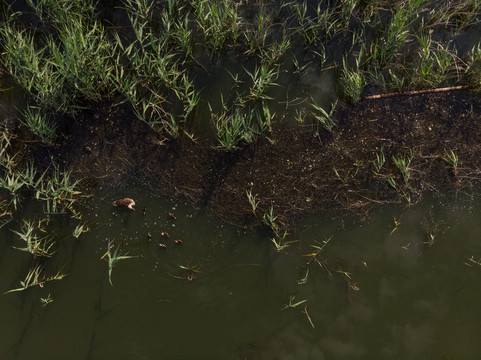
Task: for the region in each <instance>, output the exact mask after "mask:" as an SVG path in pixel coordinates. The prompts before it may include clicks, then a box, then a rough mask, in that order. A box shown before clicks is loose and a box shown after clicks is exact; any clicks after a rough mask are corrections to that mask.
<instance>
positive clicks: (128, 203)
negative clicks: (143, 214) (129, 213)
mask: <svg viewBox="0 0 481 360" xmlns="http://www.w3.org/2000/svg"><path fill="white" fill-rule="evenodd" d="M112 205H113V206H120V207H126V208H128V209H130V210H135V209H134V206H135V201H134V200H132V199H131V198H123V199H119V200H115V201H114V202H113V203H112Z"/></svg>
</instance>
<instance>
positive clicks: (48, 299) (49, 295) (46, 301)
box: [40, 293, 53, 307]
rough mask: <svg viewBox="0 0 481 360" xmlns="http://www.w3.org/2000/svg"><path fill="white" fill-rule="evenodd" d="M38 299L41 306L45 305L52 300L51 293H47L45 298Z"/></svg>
mask: <svg viewBox="0 0 481 360" xmlns="http://www.w3.org/2000/svg"><path fill="white" fill-rule="evenodd" d="M40 301H41V303H42V306H43V307H45V306H47V305H48V304H50V303H51V302H53V298H52V294H50V293H49V294H48V296H47V297H46V298H40Z"/></svg>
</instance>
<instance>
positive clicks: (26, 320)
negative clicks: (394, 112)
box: [0, 187, 481, 359]
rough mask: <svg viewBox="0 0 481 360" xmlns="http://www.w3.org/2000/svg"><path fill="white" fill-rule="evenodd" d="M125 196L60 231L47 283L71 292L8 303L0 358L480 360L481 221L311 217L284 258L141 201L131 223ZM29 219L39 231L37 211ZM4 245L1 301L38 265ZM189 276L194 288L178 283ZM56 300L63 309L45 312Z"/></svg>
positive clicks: (268, 247) (35, 291) (417, 211)
mask: <svg viewBox="0 0 481 360" xmlns="http://www.w3.org/2000/svg"><path fill="white" fill-rule="evenodd" d="M124 195H126V194H120V193H119V194H108V196H107V197H106V198H105V200H102V201H94V200H92V201H91V208H90V209H89V210H88V211H89V214H88V220H89V222H90V224H91V226H92V229H91V231H90V232H88V233H85V234H83V235H81V236H80V238H79V239H78V240H76V239H75V238H73V237H72V236H71V235H70V230H69V224H68V222H67V221H65V222H62V221H59V227H58V229H57V230H58V233H57V235H56V239H57V241H58V244H59V248H58V251H57V253H56V254H55V255H54V256H53V257H52V258H51V259H49V260H48V261H46V263H45V267H46V269H47V272H48V273H54V272H56V271H57V270H58V269H62V271H63V272H65V273H68V276H67V277H66V278H64V279H63V280H61V281H52V282H49V283H47V284H45V285H44V287H43V288H40V287H34V288H30V289H27V290H26V291H23V292H18V293H11V294H6V295H2V296H0V308H1V309H2V310H1V313H2V316H1V317H2V321H1V322H0V327H1V329H0V331H1V334H2V336H1V337H0V358H2V359H476V358H477V357H478V354H479V350H480V348H481V345H480V344H479V341H478V340H479V337H480V335H481V328H480V326H479V321H480V320H481V310H480V305H481V301H480V300H479V289H480V285H481V266H479V265H477V264H475V263H473V262H470V261H469V260H468V258H470V257H471V256H474V259H475V260H477V259H479V258H480V257H481V243H480V241H479V234H480V233H481V225H480V223H479V220H478V219H479V214H480V208H479V206H475V207H474V208H471V207H467V206H464V205H463V206H461V205H459V204H456V203H450V204H448V205H440V204H438V203H435V202H430V201H426V202H425V203H423V204H421V205H420V206H416V207H414V208H410V209H407V210H406V209H405V210H402V209H400V208H388V207H384V208H382V209H380V210H379V211H377V212H376V213H375V214H374V216H373V220H372V221H369V222H367V223H364V224H362V225H359V224H357V225H349V223H351V221H350V219H345V220H344V221H342V222H341V221H340V220H339V221H336V222H333V221H328V220H326V219H324V218H322V217H320V216H313V217H312V218H310V219H306V220H305V221H304V222H303V223H302V224H299V226H298V228H297V229H296V232H297V233H296V236H295V238H296V239H298V240H299V243H296V244H293V245H291V247H289V248H288V249H287V251H286V252H285V253H277V252H276V251H275V249H274V246H273V245H272V243H271V242H270V241H269V234H268V233H263V232H262V231H255V230H243V229H238V228H234V227H232V226H230V225H227V224H224V223H222V222H221V221H219V220H218V219H216V218H213V217H211V216H209V215H208V214H206V213H205V212H203V211H199V210H195V209H192V208H191V207H189V206H186V205H185V204H181V203H177V202H173V201H171V200H169V199H166V198H159V197H152V196H151V195H149V192H148V191H147V189H142V188H138V187H137V188H136V191H135V192H134V193H129V195H131V196H133V197H135V199H136V201H137V204H138V205H137V211H135V212H128V211H119V210H118V209H116V208H114V207H112V206H111V203H110V202H111V199H115V198H116V197H118V196H124ZM143 206H145V207H146V208H147V214H146V215H143V214H142V207H143ZM23 211H24V212H25V213H24V216H32V212H31V211H30V209H29V207H28V204H27V205H25V207H24V209H23ZM172 211H173V212H174V213H175V214H176V216H177V219H176V220H172V219H170V218H169V216H168V213H169V212H172ZM394 220H396V221H397V222H398V226H397V228H396V226H395V223H394ZM343 223H344V225H343ZM9 225H10V228H14V229H15V226H17V225H16V224H14V223H10V224H9ZM7 228H8V226H7ZM395 228H396V230H394V231H393V229H395ZM148 232H150V233H151V234H152V242H148V241H147V237H146V234H147V233H148ZM161 232H169V233H170V239H165V238H162V237H161V235H160V233H161ZM428 233H432V234H434V241H433V242H431V244H427V242H428V241H429V240H430V239H431V238H429V236H428ZM331 236H332V239H331V241H330V242H329V243H328V244H327V245H326V246H325V248H324V250H323V252H322V253H321V255H319V256H318V257H317V259H318V260H319V262H317V263H316V262H315V261H311V263H310V265H309V266H307V265H306V263H307V261H308V259H309V258H308V257H306V256H304V255H305V254H308V253H310V252H312V250H313V249H314V248H310V245H311V244H314V245H315V242H314V241H318V242H322V241H323V240H324V239H327V238H329V237H331ZM0 237H1V238H2V239H3V240H2V242H1V243H0V246H1V252H0V254H1V258H0V273H1V276H0V291H2V292H5V291H7V290H9V289H12V288H15V287H18V286H19V285H18V284H19V281H20V280H22V279H23V278H24V277H25V274H26V273H27V271H28V268H29V266H30V265H31V256H30V255H29V254H27V253H24V252H20V251H18V250H15V249H13V248H12V245H17V246H20V245H21V244H20V242H19V240H18V237H17V235H15V234H14V233H13V232H12V231H10V230H7V229H3V230H2V232H1V233H0ZM174 239H182V240H183V245H182V246H178V247H176V246H174V244H173V240H174ZM431 240H432V239H431ZM109 241H113V242H114V243H115V244H116V246H120V252H121V253H123V254H124V253H126V252H127V251H128V253H129V255H133V256H136V258H133V259H126V260H123V261H119V262H118V263H117V265H116V266H115V267H114V269H113V273H112V282H113V285H114V286H111V285H110V283H109V281H108V271H107V262H106V261H105V260H101V257H102V255H103V254H104V253H105V252H106V249H107V244H108V242H109ZM159 242H165V243H166V244H167V245H168V248H167V249H165V250H162V249H160V248H159V247H158V246H157V244H158V243H159ZM179 265H180V266H185V267H190V268H192V269H193V268H195V269H196V270H198V271H199V272H198V273H197V272H195V273H194V272H187V271H185V270H182V269H181V268H180V267H179ZM320 265H322V267H321V266H320ZM468 265H469V266H468ZM307 270H308V276H307V278H306V281H305V283H302V281H301V279H303V278H305V275H306V273H307ZM189 274H194V275H193V277H194V279H193V280H192V281H189V280H188V279H182V278H185V277H188V275H189ZM48 294H50V295H51V298H52V299H53V302H51V303H49V304H47V305H46V306H43V304H42V302H41V298H46V297H47V296H48ZM290 296H295V298H292V302H291V304H295V303H297V302H300V301H302V300H306V302H304V303H302V304H300V305H298V306H297V307H293V308H287V309H284V310H283V308H285V306H284V305H286V304H288V303H289V298H290ZM306 312H307V314H306ZM307 315H309V317H310V319H311V321H312V325H313V326H314V328H313V327H312V325H311V323H310V322H309V319H308V316H307Z"/></svg>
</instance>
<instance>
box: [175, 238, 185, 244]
mask: <svg viewBox="0 0 481 360" xmlns="http://www.w3.org/2000/svg"><path fill="white" fill-rule="evenodd" d="M183 243H184V242H183V241H182V240H180V239H179V240H174V244H175V245H182V244H183Z"/></svg>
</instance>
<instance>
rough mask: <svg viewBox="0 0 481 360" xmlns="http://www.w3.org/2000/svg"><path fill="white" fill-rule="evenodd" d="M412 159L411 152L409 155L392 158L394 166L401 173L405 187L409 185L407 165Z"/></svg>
mask: <svg viewBox="0 0 481 360" xmlns="http://www.w3.org/2000/svg"><path fill="white" fill-rule="evenodd" d="M413 158H414V151H413V150H411V151H410V152H409V154H399V155H397V156H393V157H392V159H393V162H394V165H396V167H397V168H398V169H399V171H400V172H401V175H402V178H403V180H404V185H405V186H406V187H407V186H408V185H409V179H410V177H411V169H410V168H409V165H410V164H411V161H412V160H413Z"/></svg>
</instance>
